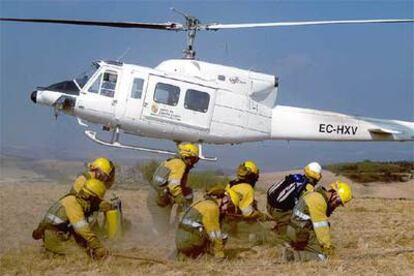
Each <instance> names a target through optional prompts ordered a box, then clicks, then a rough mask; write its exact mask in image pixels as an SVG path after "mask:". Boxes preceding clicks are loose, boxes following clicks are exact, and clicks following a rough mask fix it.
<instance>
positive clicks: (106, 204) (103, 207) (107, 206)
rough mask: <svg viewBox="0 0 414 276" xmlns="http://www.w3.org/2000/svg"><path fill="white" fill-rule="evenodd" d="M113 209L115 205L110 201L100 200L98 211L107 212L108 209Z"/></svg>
mask: <svg viewBox="0 0 414 276" xmlns="http://www.w3.org/2000/svg"><path fill="white" fill-rule="evenodd" d="M114 209H115V206H114V205H113V204H112V203H111V202H108V201H102V202H101V203H100V204H99V211H101V212H108V211H110V210H114Z"/></svg>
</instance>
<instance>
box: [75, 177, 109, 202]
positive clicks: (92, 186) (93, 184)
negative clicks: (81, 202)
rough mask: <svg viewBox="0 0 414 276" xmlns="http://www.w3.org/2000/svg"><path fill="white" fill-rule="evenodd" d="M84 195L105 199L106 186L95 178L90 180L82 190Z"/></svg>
mask: <svg viewBox="0 0 414 276" xmlns="http://www.w3.org/2000/svg"><path fill="white" fill-rule="evenodd" d="M81 191H83V192H84V193H86V194H88V195H91V196H95V197H98V198H99V199H103V198H104V196H105V192H106V187H105V184H104V183H103V182H102V181H100V180H98V179H95V178H91V179H88V180H87V181H86V182H85V185H84V186H83V187H82V190H81Z"/></svg>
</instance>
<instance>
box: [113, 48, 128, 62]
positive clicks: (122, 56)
mask: <svg viewBox="0 0 414 276" xmlns="http://www.w3.org/2000/svg"><path fill="white" fill-rule="evenodd" d="M130 50H131V46H128V48H126V50H125V51H124V52H123V53H122V54H121V56H120V57H119V58H118V59H117V60H116V61H121V59H123V58H124V57H125V56H126V55H127V54H128V53H129V51H130Z"/></svg>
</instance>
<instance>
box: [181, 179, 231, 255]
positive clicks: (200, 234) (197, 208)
mask: <svg viewBox="0 0 414 276" xmlns="http://www.w3.org/2000/svg"><path fill="white" fill-rule="evenodd" d="M223 197H224V189H223V188H218V187H213V188H211V189H210V191H208V192H207V194H206V195H205V196H204V200H201V201H199V202H196V203H194V204H192V205H191V207H190V208H189V209H187V210H186V211H185V213H184V215H183V217H182V218H181V219H180V222H179V224H178V229H177V235H176V246H177V253H178V258H181V257H185V256H186V257H191V258H197V257H199V256H201V255H204V254H207V253H208V254H212V255H213V256H215V257H218V258H223V257H224V243H225V241H226V239H227V235H224V234H223V233H222V232H221V225H220V215H221V208H220V205H221V204H220V203H221V199H222V198H223Z"/></svg>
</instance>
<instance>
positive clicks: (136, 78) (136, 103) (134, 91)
mask: <svg viewBox="0 0 414 276" xmlns="http://www.w3.org/2000/svg"><path fill="white" fill-rule="evenodd" d="M147 75H148V74H145V73H141V72H133V73H132V76H131V78H130V79H131V83H130V86H129V88H128V97H127V100H126V109H125V117H126V118H127V119H128V120H134V121H135V120H139V119H140V118H141V113H142V104H143V99H144V96H145V95H144V94H145V90H144V85H145V79H146V78H147Z"/></svg>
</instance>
